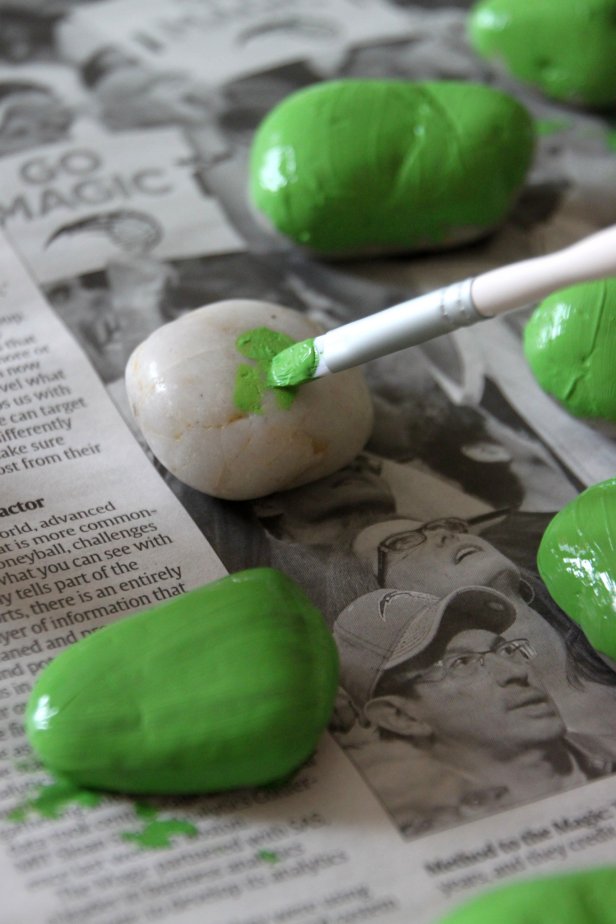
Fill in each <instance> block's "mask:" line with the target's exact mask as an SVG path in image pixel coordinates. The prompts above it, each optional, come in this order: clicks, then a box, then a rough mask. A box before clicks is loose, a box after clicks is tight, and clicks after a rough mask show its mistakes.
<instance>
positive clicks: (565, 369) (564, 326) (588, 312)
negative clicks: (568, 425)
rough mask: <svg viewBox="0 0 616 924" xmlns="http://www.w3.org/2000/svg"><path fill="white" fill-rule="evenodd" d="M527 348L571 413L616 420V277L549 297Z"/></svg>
mask: <svg viewBox="0 0 616 924" xmlns="http://www.w3.org/2000/svg"><path fill="white" fill-rule="evenodd" d="M615 54H616V50H615ZM524 352H525V354H526V358H527V360H528V362H529V365H530V367H531V369H532V371H533V373H534V375H535V377H536V379H537V381H538V382H539V384H540V385H541V387H542V388H543V389H544V390H545V391H547V392H549V393H550V394H551V395H553V396H554V397H555V398H558V400H559V401H561V402H562V403H563V404H564V405H565V407H566V408H567V410H569V411H571V413H573V414H576V415H578V416H582V417H602V418H606V419H609V420H616V278H610V279H605V280H600V281H599V282H586V283H583V284H581V285H576V286H571V287H570V288H568V289H563V290H562V291H560V292H556V293H555V294H554V295H550V296H549V298H546V299H545V301H543V302H542V303H541V304H540V305H539V307H538V308H536V309H535V311H534V312H533V315H532V317H531V319H530V321H529V323H528V324H527V326H526V330H525V332H524Z"/></svg>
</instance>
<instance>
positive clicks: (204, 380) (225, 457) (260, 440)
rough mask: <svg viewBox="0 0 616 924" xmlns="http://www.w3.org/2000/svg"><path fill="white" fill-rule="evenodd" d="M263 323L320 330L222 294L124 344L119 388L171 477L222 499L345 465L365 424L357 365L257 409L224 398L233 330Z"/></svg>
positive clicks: (234, 365) (232, 372) (294, 330)
mask: <svg viewBox="0 0 616 924" xmlns="http://www.w3.org/2000/svg"><path fill="white" fill-rule="evenodd" d="M255 327H268V328H270V329H271V330H275V331H280V332H282V333H286V334H288V335H289V336H290V337H292V338H293V339H294V340H306V339H307V338H309V337H314V336H316V335H317V334H319V333H322V331H321V329H320V328H318V327H317V326H316V325H315V324H314V323H313V322H312V321H310V320H309V319H308V318H306V317H304V316H303V315H301V314H299V313H298V312H296V311H292V310H290V309H289V308H282V307H280V306H279V305H274V304H270V303H268V302H258V301H252V300H230V301H223V302H216V303H214V304H212V305H207V306H205V307H203V308H198V309H196V310H195V311H191V312H189V313H188V314H186V315H184V316H183V317H181V318H179V319H178V320H176V321H172V322H171V323H170V324H165V325H164V326H163V327H160V328H158V330H156V331H154V333H153V334H151V335H150V336H149V337H148V338H147V339H146V340H144V341H143V343H141V344H140V345H139V346H138V347H137V348H136V349H135V350H134V352H133V354H132V356H131V357H130V359H129V361H128V365H127V368H126V389H127V393H128V399H129V403H130V407H131V411H132V413H133V416H134V418H135V420H136V422H137V424H138V426H139V428H140V430H141V432H142V433H143V436H144V438H145V440H146V442H147V443H148V445H149V446H150V448H151V450H152V452H153V453H154V455H155V456H156V457H157V458H158V459H159V460H160V462H162V464H163V465H164V466H165V467H166V468H167V469H168V470H169V471H170V472H171V473H172V474H173V475H175V476H176V478H178V479H179V480H180V481H182V482H184V483H185V484H187V485H190V486H191V487H193V488H196V489H197V490H199V491H203V492H204V493H205V494H211V495H213V496H214V497H223V498H227V499H229V500H247V499H249V498H255V497H262V496H264V495H266V494H270V493H272V492H274V491H283V490H286V489H288V488H294V487H297V486H298V485H302V484H306V483H308V482H310V481H314V480H316V479H317V478H322V477H324V476H325V475H329V474H330V473H331V472H334V471H336V470H337V469H339V468H342V467H343V466H344V465H347V464H348V463H349V462H350V461H351V460H352V459H353V458H354V457H355V456H356V455H357V453H358V452H359V451H360V450H361V449H362V447H363V446H364V444H365V442H366V441H367V439H368V437H369V435H370V432H371V429H372V419H373V415H372V403H371V400H370V395H369V392H368V388H367V386H366V384H365V382H364V379H363V376H362V374H361V372H360V371H359V370H357V369H353V370H349V371H348V372H341V373H338V374H336V375H330V376H325V377H324V378H320V379H316V380H315V381H314V382H310V383H308V384H306V385H302V386H301V387H300V388H299V389H298V392H297V396H296V398H295V400H294V402H293V404H292V405H291V406H290V408H287V409H284V408H281V407H280V406H279V405H278V403H277V400H276V396H275V394H274V392H273V390H271V389H268V390H267V391H266V392H265V394H264V398H263V408H262V413H260V414H256V413H255V414H246V413H244V412H242V411H241V410H239V409H238V408H237V406H236V404H235V402H234V390H235V380H236V374H237V369H238V366H239V365H240V364H242V363H244V364H252V360H250V359H246V358H245V357H244V356H242V355H241V353H240V352H239V351H238V350H237V348H236V345H235V342H236V339H237V337H238V336H239V335H240V334H243V333H245V332H246V331H248V330H250V329H252V328H255Z"/></svg>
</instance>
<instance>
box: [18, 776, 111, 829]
mask: <svg viewBox="0 0 616 924" xmlns="http://www.w3.org/2000/svg"><path fill="white" fill-rule="evenodd" d="M101 800H102V797H101V796H100V795H99V794H98V793H95V792H89V791H88V790H87V789H82V788H81V787H79V786H76V785H75V784H74V783H71V782H70V781H69V780H63V779H60V778H58V779H57V780H55V782H53V783H49V784H47V783H45V784H43V785H41V787H40V789H39V791H38V793H37V795H36V796H34V797H33V798H32V799H28V800H27V801H26V802H24V803H23V805H20V806H17V808H15V809H13V811H12V812H9V814H8V816H7V817H8V819H9V821H25V820H26V818H27V817H28V816H29V815H30V814H31V813H35V814H38V815H41V816H42V817H43V818H60V817H61V816H62V815H63V814H64V810H65V808H66V807H67V806H68V805H70V804H71V803H76V804H77V805H81V806H82V807H84V808H95V807H96V806H97V805H100V803H101Z"/></svg>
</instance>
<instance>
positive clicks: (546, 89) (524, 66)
mask: <svg viewBox="0 0 616 924" xmlns="http://www.w3.org/2000/svg"><path fill="white" fill-rule="evenodd" d="M468 26H469V37H470V41H471V44H472V46H473V47H474V49H475V51H477V52H478V53H479V54H481V55H484V56H485V57H487V58H497V59H500V60H502V61H503V62H504V64H505V65H506V67H507V69H508V70H509V71H510V73H511V74H513V75H514V76H515V77H517V78H518V79H519V80H522V81H524V82H525V83H529V84H532V85H534V86H536V87H538V88H539V89H540V90H541V91H542V92H543V93H544V94H545V95H546V96H549V97H552V98H553V99H557V100H563V101H566V102H572V103H585V104H587V105H590V106H609V105H611V104H612V103H614V101H616V54H615V53H614V48H615V47H616V0H484V2H482V3H478V4H476V6H475V7H473V9H472V11H471V13H470V15H469V23H468Z"/></svg>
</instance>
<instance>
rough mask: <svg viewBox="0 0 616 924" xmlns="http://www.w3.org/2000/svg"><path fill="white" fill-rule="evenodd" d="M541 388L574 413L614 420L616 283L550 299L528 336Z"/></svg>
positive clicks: (528, 348) (578, 287)
mask: <svg viewBox="0 0 616 924" xmlns="http://www.w3.org/2000/svg"><path fill="white" fill-rule="evenodd" d="M524 353H525V355H526V358H527V360H528V363H529V365H530V367H531V369H532V371H533V373H534V375H535V378H536V379H537V381H538V382H539V384H540V385H541V387H542V388H543V389H544V390H545V391H547V392H548V393H549V394H551V395H553V396H554V397H555V398H557V399H558V400H559V401H560V402H561V403H562V404H564V406H565V407H566V408H567V410H568V411H570V412H571V413H572V414H575V415H577V416H581V417H597V418H604V419H607V420H616V278H610V279H603V280H600V281H598V282H586V283H582V284H580V285H576V286H571V287H569V288H568V289H562V290H561V291H560V292H556V293H554V294H553V295H550V296H549V297H548V298H546V299H545V300H544V301H543V302H542V303H541V304H540V305H539V306H538V307H537V308H536V309H535V311H534V312H533V314H532V317H531V319H530V321H529V322H528V324H527V326H526V329H525V331H524Z"/></svg>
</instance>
